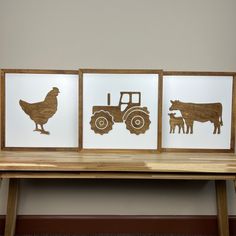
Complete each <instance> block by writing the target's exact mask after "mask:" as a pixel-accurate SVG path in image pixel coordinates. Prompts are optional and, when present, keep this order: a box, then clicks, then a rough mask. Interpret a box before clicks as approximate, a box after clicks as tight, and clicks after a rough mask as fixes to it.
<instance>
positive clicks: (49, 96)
mask: <svg viewBox="0 0 236 236" xmlns="http://www.w3.org/2000/svg"><path fill="white" fill-rule="evenodd" d="M18 77H19V81H18V80H17V79H18ZM47 78H48V80H47ZM31 80H32V81H31ZM69 80H70V82H68V81H69ZM20 81H21V82H22V86H21V84H19V83H20ZM29 81H31V83H30V85H31V84H34V85H35V86H34V87H33V88H32V89H31V88H29V89H26V88H24V86H26V87H27V86H28V84H26V83H28V82H29ZM48 81H49V82H48ZM14 82H16V84H18V85H14ZM47 83H48V86H49V84H50V83H51V84H54V83H55V84H59V85H60V88H59V89H58V88H57V87H58V86H53V85H52V86H51V87H50V88H49V87H48V88H47V90H46V88H43V90H42V88H41V87H43V86H45V84H47ZM51 84H50V85H51ZM30 85H29V86H30ZM68 85H69V86H68ZM75 85H76V86H75ZM78 85H79V78H78V71H77V70H38V69H37V70H28V69H3V70H1V88H0V89H1V102H0V104H1V150H4V151H18V150H23V151H24V150H26V151H78V146H79V145H78V131H77V129H78V121H77V119H78V114H77V113H79V111H78V93H79V88H78ZM15 86H18V87H17V89H15V90H14V91H12V90H11V88H14V87H15ZM67 87H70V88H72V87H73V88H74V90H73V91H71V92H70V93H73V95H72V97H73V102H72V103H73V104H71V106H72V107H73V108H75V107H76V110H77V113H76V111H72V109H71V110H70V109H67V112H68V116H70V115H71V116H72V114H73V112H75V115H73V119H72V120H73V122H72V121H71V123H73V124H70V125H65V131H62V129H60V131H59V132H54V133H53V132H51V130H50V132H51V133H50V132H49V130H46V129H44V125H46V126H47V125H48V123H47V122H50V124H51V126H53V130H56V129H57V128H56V126H60V125H59V124H60V122H61V121H62V120H63V119H64V117H62V115H61V114H62V112H61V110H60V107H62V106H63V105H62V104H64V103H65V102H64V100H65V98H66V97H68V96H67V95H68V94H69V91H67V90H66V89H67ZM8 89H9V91H10V92H8V91H7V90H8ZM60 89H61V90H62V91H59V90H60ZM18 90H19V91H21V92H19V93H21V96H22V91H24V94H26V96H22V97H20V98H17V99H16V98H14V99H15V100H14V103H13V104H14V107H16V109H15V108H14V109H15V110H16V114H20V116H22V117H23V119H24V122H22V127H23V123H24V124H25V123H26V122H28V123H27V125H30V129H24V130H23V128H22V127H21V125H20V126H18V127H19V130H16V131H15V134H16V135H18V136H19V135H20V134H21V135H22V134H24V135H23V136H22V137H20V136H19V137H18V138H16V140H26V142H25V143H23V144H22V143H21V141H19V143H20V145H18V143H17V142H18V141H16V142H15V141H14V142H15V143H14V142H13V141H10V140H12V139H11V137H12V135H13V134H12V130H10V131H9V130H7V127H11V125H10V122H12V120H13V119H14V115H11V113H10V110H11V108H9V107H8V106H7V99H9V103H10V105H11V106H13V104H12V103H11V101H12V100H11V97H10V96H18V95H12V94H17V93H18ZM37 90H39V91H41V90H42V91H43V92H41V93H40V94H39V91H37ZM25 91H26V92H25ZM76 93H77V94H76ZM29 94H30V95H31V97H30V96H29ZM34 95H35V96H34ZM27 96H28V99H26V98H24V97H27ZM36 97H37V98H36ZM31 98H32V99H31ZM62 98H63V99H62ZM68 99H69V100H68V101H72V98H68ZM23 100H24V101H23ZM59 101H61V102H59ZM16 103H17V104H16ZM29 103H30V104H29ZM28 104H29V105H28ZM31 104H32V105H31ZM39 104H40V105H39ZM41 104H43V105H41ZM52 104H53V105H52ZM8 105H9V104H8ZM64 108H65V106H63V109H64ZM14 109H13V110H14ZM8 110H9V111H8ZM76 114H77V115H76ZM54 115H55V116H54ZM7 116H9V117H13V118H11V119H6V117H7ZM15 117H17V118H16V119H17V120H18V119H20V118H19V116H18V115H15ZM55 117H56V118H55ZM42 119H44V121H42ZM56 120H57V121H56ZM64 120H65V119H64ZM6 121H7V122H9V124H7V123H6ZM33 122H34V123H35V125H36V128H35V130H33V128H34V127H33V126H34V125H33ZM56 122H57V123H56ZM67 122H68V121H67ZM46 123H47V124H46ZM68 123H69V122H68ZM12 124H13V123H12ZM63 126H64V125H61V126H60V127H62V128H63ZM31 127H32V129H31ZM76 127H77V128H76ZM66 128H67V129H66ZM17 129H18V128H17ZM73 129H75V130H73ZM72 130H73V132H74V134H73V135H71V136H70V135H69V133H72ZM32 131H37V132H32ZM29 132H31V133H29ZM63 132H64V133H63ZM63 134H64V135H65V138H64V137H63ZM30 137H32V140H30ZM66 137H68V141H67V140H66ZM53 138H54V139H53ZM63 138H64V139H65V142H64V140H63ZM56 139H57V140H56ZM35 140H37V142H34V143H32V142H33V141H35ZM46 140H47V141H46ZM22 142H23V141H22ZM44 144H46V145H44ZM51 144H52V145H51Z"/></svg>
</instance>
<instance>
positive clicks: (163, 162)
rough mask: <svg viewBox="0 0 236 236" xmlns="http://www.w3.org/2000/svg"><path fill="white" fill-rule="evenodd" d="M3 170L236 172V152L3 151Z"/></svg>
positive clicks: (1, 153)
mask: <svg viewBox="0 0 236 236" xmlns="http://www.w3.org/2000/svg"><path fill="white" fill-rule="evenodd" d="M0 171H75V172H76V171H81V172H91V171H95V172H137V173H138V172H146V173H148V172H150V173H164V172H165V173H188V174H190V173H201V174H203V173H212V174H214V173H217V174H219V173H221V174H235V173H236V156H235V154H230V153H224V154H220V153H217V154H213V153H208V154H203V153H191V154H189V153H161V154H115V153H110V154H109V153H97V154H96V153H86V152H81V153H79V152H7V151H3V152H0Z"/></svg>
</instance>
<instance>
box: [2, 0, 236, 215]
mask: <svg viewBox="0 0 236 236" xmlns="http://www.w3.org/2000/svg"><path fill="white" fill-rule="evenodd" d="M235 9H236V1H235V0H198V1H196V0H195V1H194V0H178V1H173V0H116V1H115V0H99V1H96V0H40V1H38V0H21V1H19V0H0V68H24V69H31V68H35V69H78V68H79V67H80V68H82V67H86V68H88V67H89V68H155V69H165V70H201V71H204V70H206V71H236V30H235V23H236V14H235ZM21 185H22V191H21V196H20V206H19V213H20V214H159V215H162V214H163V215H172V214H173V215H181V214H183V215H211V214H216V207H215V199H214V194H215V190H214V185H213V183H211V182H187V181H186V182H183V181H161V182H156V181H105V180H96V181H82V180H80V181H78V180H71V181H69V180H57V181H53V180H50V181H42V180H34V181H33V180H25V181H22V183H21ZM6 191H7V184H6V182H4V183H3V186H2V188H1V190H0V194H1V196H4V197H2V198H0V206H1V207H0V214H4V213H5V211H6ZM228 194H229V195H228V196H229V197H228V198H229V213H230V214H236V206H235V193H234V189H233V184H232V183H228Z"/></svg>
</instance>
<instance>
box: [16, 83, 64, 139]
mask: <svg viewBox="0 0 236 236" xmlns="http://www.w3.org/2000/svg"><path fill="white" fill-rule="evenodd" d="M59 93H60V91H59V89H58V88H56V87H53V88H52V90H51V91H49V92H48V94H47V96H46V97H45V99H44V101H42V102H37V103H28V102H25V101H23V100H20V101H19V104H20V106H21V108H22V110H23V111H24V112H25V113H26V114H27V115H28V116H29V117H30V119H31V120H33V121H34V122H35V130H34V131H38V132H40V133H41V134H47V135H49V134H50V133H49V131H46V130H44V127H43V125H45V124H46V123H47V122H48V119H49V118H51V117H52V116H53V115H54V114H55V113H56V111H57V96H58V94H59ZM39 125H40V128H39Z"/></svg>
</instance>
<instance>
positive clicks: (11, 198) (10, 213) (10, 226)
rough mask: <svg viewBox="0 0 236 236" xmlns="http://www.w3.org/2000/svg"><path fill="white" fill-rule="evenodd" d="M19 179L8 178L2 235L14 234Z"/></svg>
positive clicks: (11, 235)
mask: <svg viewBox="0 0 236 236" xmlns="http://www.w3.org/2000/svg"><path fill="white" fill-rule="evenodd" d="M18 190H19V179H9V191H8V201H7V214H6V223H5V233H4V236H14V234H15V226H16V213H17V201H18Z"/></svg>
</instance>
